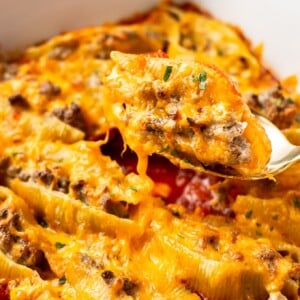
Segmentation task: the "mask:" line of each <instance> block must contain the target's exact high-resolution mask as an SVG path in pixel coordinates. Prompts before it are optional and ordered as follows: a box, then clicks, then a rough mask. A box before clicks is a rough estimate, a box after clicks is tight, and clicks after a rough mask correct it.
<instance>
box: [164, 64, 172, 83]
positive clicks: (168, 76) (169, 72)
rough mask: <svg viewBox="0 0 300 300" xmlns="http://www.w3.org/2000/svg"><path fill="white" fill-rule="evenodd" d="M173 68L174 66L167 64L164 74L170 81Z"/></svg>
mask: <svg viewBox="0 0 300 300" xmlns="http://www.w3.org/2000/svg"><path fill="white" fill-rule="evenodd" d="M172 69H173V67H172V66H167V67H166V70H165V74H164V77H163V79H164V81H168V79H169V78H170V76H171V73H172Z"/></svg>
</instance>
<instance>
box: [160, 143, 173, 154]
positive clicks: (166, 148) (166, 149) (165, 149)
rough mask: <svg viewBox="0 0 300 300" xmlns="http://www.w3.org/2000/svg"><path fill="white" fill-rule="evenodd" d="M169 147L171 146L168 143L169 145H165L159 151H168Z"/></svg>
mask: <svg viewBox="0 0 300 300" xmlns="http://www.w3.org/2000/svg"><path fill="white" fill-rule="evenodd" d="M169 149H170V146H169V145H167V146H165V147H163V148H162V149H160V150H159V151H158V153H163V152H166V151H168V150H169Z"/></svg>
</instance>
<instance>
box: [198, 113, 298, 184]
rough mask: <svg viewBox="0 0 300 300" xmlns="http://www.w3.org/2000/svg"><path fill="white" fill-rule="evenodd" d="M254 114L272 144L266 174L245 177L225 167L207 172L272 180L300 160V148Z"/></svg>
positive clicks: (264, 119) (271, 124) (217, 174)
mask: <svg viewBox="0 0 300 300" xmlns="http://www.w3.org/2000/svg"><path fill="white" fill-rule="evenodd" d="M252 113H253V114H254V115H255V116H256V118H257V120H258V122H259V123H260V124H261V125H262V126H263V128H264V129H265V131H266V134H267V136H268V138H269V140H270V142H271V147H272V152H271V157H270V161H269V162H268V164H267V166H266V168H265V172H264V173H261V174H255V175H251V176H249V177H245V176H241V175H240V174H238V173H236V171H235V170H233V169H231V168H228V167H224V166H205V167H204V170H205V172H207V173H209V174H212V175H216V176H220V177H225V178H235V179H242V180H258V179H264V178H272V176H273V175H276V174H278V173H281V172H282V171H284V170H286V169H287V168H288V167H289V166H291V165H292V164H293V163H295V162H297V161H298V160H300V146H296V145H293V144H291V143H290V142H289V141H288V140H287V138H286V137H285V135H284V134H283V133H282V132H281V131H280V130H279V129H278V128H277V127H276V126H275V125H274V124H273V123H272V122H270V121H269V120H268V119H266V118H265V117H263V116H261V115H259V114H257V113H256V112H254V111H252Z"/></svg>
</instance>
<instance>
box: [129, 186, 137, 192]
mask: <svg viewBox="0 0 300 300" xmlns="http://www.w3.org/2000/svg"><path fill="white" fill-rule="evenodd" d="M129 189H130V190H132V191H134V192H137V191H138V190H137V188H136V187H135V186H133V185H131V186H130V187H129Z"/></svg>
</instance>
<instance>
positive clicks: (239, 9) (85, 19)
mask: <svg viewBox="0 0 300 300" xmlns="http://www.w3.org/2000/svg"><path fill="white" fill-rule="evenodd" d="M158 2H159V1H157V0H147V1H143V0H126V1H124V0H109V1H106V0H59V1H55V0H52V1H40V0H0V45H1V47H2V50H3V49H4V50H5V51H7V50H12V49H18V48H20V47H24V46H27V45H30V44H32V43H35V42H39V41H41V40H43V39H46V38H48V37H50V36H52V35H54V34H57V33H60V32H62V31H66V30H70V29H74V28H80V27H83V26H88V25H97V24H100V23H103V22H107V21H114V20H118V19H119V18H122V17H126V16H128V15H131V14H133V13H135V12H139V11H143V10H145V9H147V8H150V7H152V6H153V5H155V4H156V3H158ZM181 2H183V1H181ZM190 2H194V3H196V4H198V5H201V6H203V7H206V8H207V9H208V10H209V11H210V12H212V13H213V14H214V15H216V16H218V17H219V18H221V19H223V20H225V21H228V22H231V23H233V24H236V25H239V26H240V27H241V28H242V29H243V30H244V32H245V33H246V35H247V36H248V37H250V39H251V40H252V41H254V43H255V44H257V43H260V42H263V43H264V45H265V55H264V57H265V60H266V61H267V62H268V64H269V65H271V66H272V68H273V69H274V70H275V71H276V72H277V73H279V75H281V76H287V75H291V74H295V73H296V74H298V76H299V75H300V59H299V53H300V18H299V14H300V1H298V0H289V1H278V0H257V1H255V0H245V1H238V0H194V1H192V0H191V1H190Z"/></svg>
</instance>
